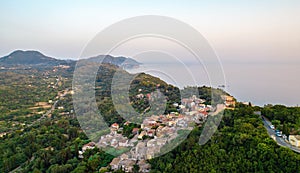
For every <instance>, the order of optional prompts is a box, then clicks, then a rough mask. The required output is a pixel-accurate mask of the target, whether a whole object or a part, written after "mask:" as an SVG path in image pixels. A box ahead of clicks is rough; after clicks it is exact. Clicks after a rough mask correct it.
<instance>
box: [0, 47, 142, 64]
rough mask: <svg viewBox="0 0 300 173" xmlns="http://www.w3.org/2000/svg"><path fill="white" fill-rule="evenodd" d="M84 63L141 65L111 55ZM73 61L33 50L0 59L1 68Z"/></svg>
mask: <svg viewBox="0 0 300 173" xmlns="http://www.w3.org/2000/svg"><path fill="white" fill-rule="evenodd" d="M84 60H86V61H90V62H95V63H108V64H113V65H116V66H119V67H123V68H132V67H135V66H138V65H140V64H141V63H139V62H137V61H135V60H134V59H131V58H126V57H121V56H119V57H113V56H111V55H98V56H95V57H91V58H87V59H84ZM74 62H76V61H73V60H60V59H56V58H53V57H49V56H46V55H44V54H42V53H41V52H38V51H34V50H28V51H23V50H16V51H14V52H12V53H10V54H9V55H7V56H4V57H2V58H0V65H1V66H57V65H68V64H69V65H70V64H74Z"/></svg>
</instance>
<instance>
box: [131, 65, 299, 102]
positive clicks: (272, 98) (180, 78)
mask: <svg viewBox="0 0 300 173" xmlns="http://www.w3.org/2000/svg"><path fill="white" fill-rule="evenodd" d="M210 66H212V65H207V66H206V68H214V67H210ZM188 68H189V69H190V71H193V72H197V73H195V74H194V76H193V77H194V78H195V81H194V80H193V79H192V77H191V76H190V75H189V74H188V73H185V71H186V69H185V67H184V66H183V65H182V64H178V63H165V64H145V65H141V66H140V67H139V68H137V69H131V70H129V72H131V73H136V72H146V73H149V74H151V75H154V76H157V77H159V78H161V79H163V80H165V81H166V82H168V83H170V84H173V85H176V86H178V87H180V88H183V87H184V86H187V85H195V84H197V85H200V86H202V85H206V86H209V80H208V78H207V74H206V73H205V71H204V69H203V67H202V66H201V65H198V64H196V65H195V64H188ZM153 69H159V70H158V71H159V72H158V71H155V70H153ZM223 69H224V73H225V79H226V83H227V86H226V88H225V90H226V91H228V92H229V93H230V94H231V95H233V96H234V97H236V98H237V99H238V100H239V101H247V102H248V101H249V102H251V103H252V104H254V105H260V106H263V105H265V104H284V105H288V106H297V104H300V92H299V89H300V78H299V77H298V76H299V74H300V66H299V64H297V63H296V64H279V63H274V64H255V63H250V64H245V63H230V64H228V63H224V64H223ZM172 78H173V79H172ZM174 79H175V80H174ZM220 85H223V84H222V83H220Z"/></svg>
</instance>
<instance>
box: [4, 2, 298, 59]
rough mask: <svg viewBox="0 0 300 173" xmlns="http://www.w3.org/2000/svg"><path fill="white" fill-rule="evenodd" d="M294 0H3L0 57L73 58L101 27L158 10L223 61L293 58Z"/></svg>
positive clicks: (295, 39)
mask: <svg viewBox="0 0 300 173" xmlns="http://www.w3.org/2000/svg"><path fill="white" fill-rule="evenodd" d="M299 9H300V1H299V0H247V1H246V0H226V1H224V0H209V1H199V0H190V1H180V0H165V1H159V0H152V1H145V0H114V1H100V0H94V1H89V0H81V1H79V0H65V1H58V0H51V1H50V0H49V1H47V0H43V1H35V0H26V1H25V0H9V1H8V0H7V1H1V2H0V10H1V15H0V25H1V27H0V41H1V47H0V56H3V55H7V54H8V53H10V52H11V51H13V50H15V49H25V50H26V49H35V50H39V51H41V52H43V53H44V54H46V55H50V56H53V57H59V58H78V57H79V55H80V53H81V51H82V50H83V49H84V46H85V45H86V44H87V43H88V42H89V41H90V40H91V39H92V38H93V37H94V36H95V35H96V34H97V33H98V32H100V31H101V30H102V29H103V28H105V27H107V26H109V25H110V24H113V23H115V22H118V21H120V20H122V19H125V18H129V17H134V16H138V15H149V14H151V15H164V16H169V17H173V18H176V19H179V20H181V21H183V22H186V23H187V24H190V25H191V26H193V27H195V28H196V29H197V30H198V31H199V32H200V33H201V34H202V35H203V36H204V37H205V38H206V39H207V40H208V41H209V42H210V43H211V45H212V46H213V47H214V49H215V50H216V52H217V54H218V55H219V56H220V59H221V60H222V61H224V62H227V61H228V62H232V61H233V62H240V61H242V62H249V61H251V62H252V61H253V62H257V61H258V62H267V63H270V62H292V63H293V62H295V61H299V55H300V51H299V47H300V17H299V16H300V10H299Z"/></svg>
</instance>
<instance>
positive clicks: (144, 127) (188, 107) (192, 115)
mask: <svg viewBox="0 0 300 173" xmlns="http://www.w3.org/2000/svg"><path fill="white" fill-rule="evenodd" d="M204 102H205V100H203V99H199V98H197V97H195V96H193V97H191V98H187V99H183V100H182V104H181V105H178V104H177V103H175V104H174V106H176V107H179V108H180V112H181V113H175V112H174V113H170V114H167V115H152V116H150V117H146V118H145V119H144V120H143V123H142V124H141V127H140V128H133V129H132V134H133V135H134V137H133V138H132V139H127V138H126V137H124V136H123V135H122V134H120V131H122V128H120V127H119V125H118V124H117V123H114V124H112V125H111V128H110V130H111V133H110V134H107V135H104V136H102V137H101V139H100V140H99V142H98V143H97V144H96V145H99V146H100V147H114V148H116V149H120V148H124V147H128V148H130V150H129V151H128V152H126V153H123V154H122V155H120V156H118V157H116V158H114V159H113V161H112V162H111V163H110V167H111V169H112V170H118V169H122V170H123V171H125V172H132V169H133V168H134V165H138V166H139V172H149V170H150V165H149V164H148V163H147V162H146V160H147V159H152V158H154V157H155V156H157V155H159V154H161V152H163V151H162V150H165V148H163V146H165V145H166V144H172V142H173V141H176V140H174V139H176V138H177V137H178V136H179V133H178V132H179V130H188V131H191V130H192V129H193V126H194V124H195V122H196V123H197V122H198V123H199V120H205V119H206V118H207V116H208V112H209V111H212V110H213V109H212V107H211V106H210V105H205V104H204ZM176 104H177V105H176ZM125 125H128V122H126V123H125V124H124V126H125ZM118 132H119V133H118Z"/></svg>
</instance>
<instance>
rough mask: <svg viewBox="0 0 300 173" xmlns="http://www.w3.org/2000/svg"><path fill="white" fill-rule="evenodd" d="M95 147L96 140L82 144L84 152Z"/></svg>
mask: <svg viewBox="0 0 300 173" xmlns="http://www.w3.org/2000/svg"><path fill="white" fill-rule="evenodd" d="M94 148H95V142H89V143H87V144H85V145H83V146H82V152H83V153H84V152H85V151H86V150H87V149H94Z"/></svg>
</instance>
